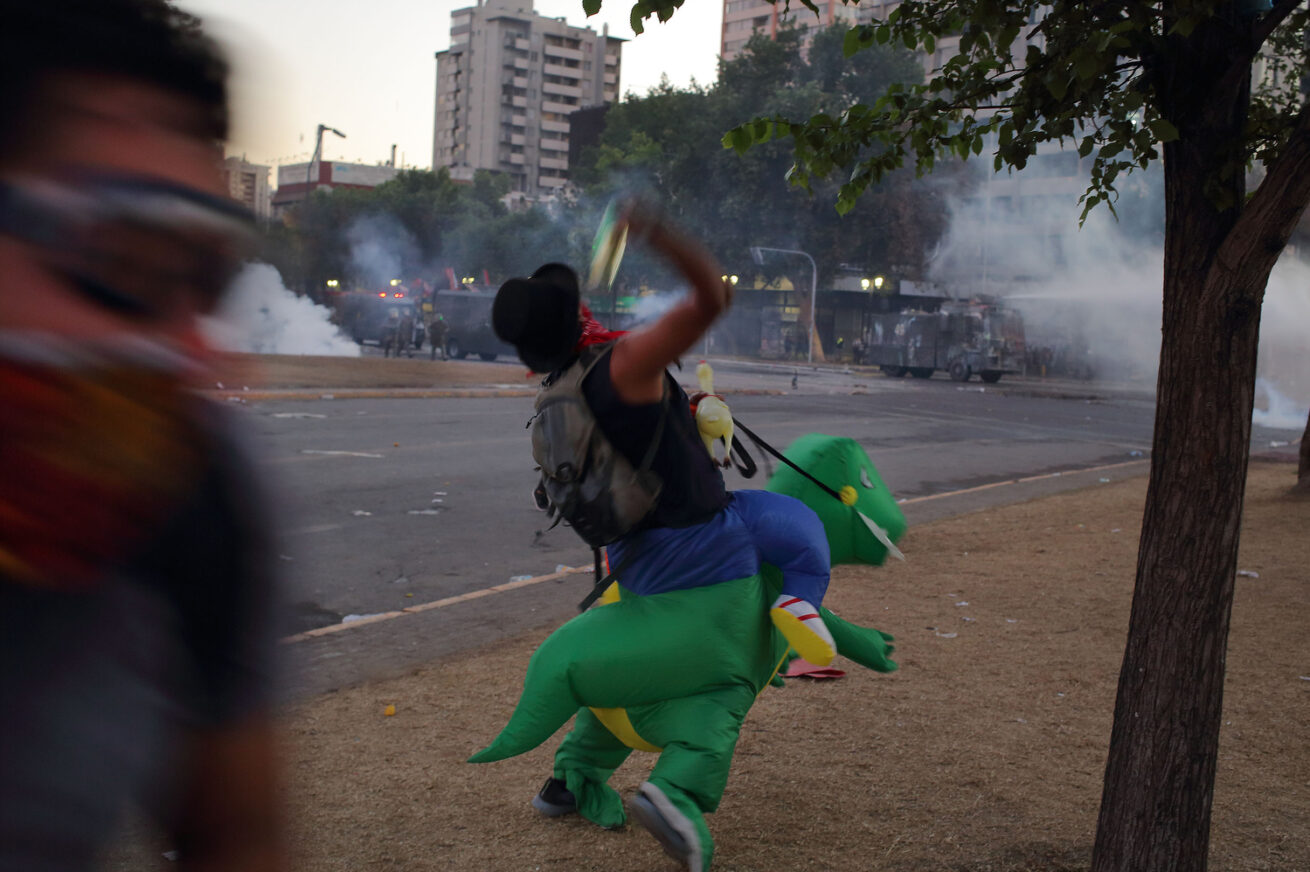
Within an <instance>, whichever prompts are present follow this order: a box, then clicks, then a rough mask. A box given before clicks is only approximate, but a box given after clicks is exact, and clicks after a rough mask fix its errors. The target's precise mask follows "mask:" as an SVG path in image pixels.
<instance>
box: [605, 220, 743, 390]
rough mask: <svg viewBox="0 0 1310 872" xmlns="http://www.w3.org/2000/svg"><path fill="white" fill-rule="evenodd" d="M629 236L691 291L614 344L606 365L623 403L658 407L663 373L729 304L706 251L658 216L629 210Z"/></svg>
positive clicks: (729, 287)
mask: <svg viewBox="0 0 1310 872" xmlns="http://www.w3.org/2000/svg"><path fill="white" fill-rule="evenodd" d="M626 218H627V223H628V228H629V231H630V232H631V233H632V234H633V235H634V236H636V237H637V238H641V237H643V236H644V237H645V238H646V244H647V245H649V246H650V247H651V248H653V249H654V250H655V251H657V252H659V253H660V254H661V255H663V256H664V257H665V259H667V260H668V261H669V262H670V263H672V264H673V265H674V267H676V268H677V269H678V271H679V272H681V273H682V275H683V277H684V278H685V279H686V280H687V283H688V284H689V285H690V286H691V292H690V293H689V294H688V295H687V296H686V297H685V298H684V299H682V300H681V301H679V302H678V303H677V304H676V305H675V306H674V307H673V308H672V309H670V310H669V311H667V312H665V313H664V314H663V315H662V316H661V317H660V318H659V320H657V321H656V322H655V323H654V324H651V325H649V326H647V327H644V328H642V329H641V330H637V331H635V332H633V333H629V334H628V335H626V336H624V337H623V338H622V339H620V340H619V341H618V343H617V344H616V345H615V346H614V351H613V352H612V359H611V361H610V379H611V381H612V383H613V385H614V390H615V392H616V393H617V394H618V395H619V398H620V399H622V400H623V401H624V402H625V403H630V404H632V405H641V404H644V403H654V402H658V401H659V400H660V398H661V397H662V396H663V395H664V370H665V368H666V367H668V365H669V364H671V363H673V362H674V361H675V360H677V359H678V358H679V357H681V356H682V355H683V354H685V353H686V352H687V351H689V350H690V349H691V347H692V346H693V345H695V344H696V342H697V341H698V340H699V339H700V338H701V337H702V336H704V335H705V331H707V330H708V329H709V328H710V325H711V324H713V323H714V319H715V318H717V317H719V315H721V314H722V313H723V312H724V311H725V310H727V308H728V306H729V304H730V303H731V302H732V285H730V284H729V283H727V282H725V281H724V280H723V277H722V270H721V268H720V267H719V264H718V261H716V260H715V259H714V256H713V255H712V254H710V252H709V250H708V249H706V248H705V246H703V245H701V244H700V243H699V242H697V241H696V240H694V239H692V238H691V237H689V236H687V235H686V234H684V233H682V232H681V231H679V230H677V229H675V228H673V227H671V226H669V225H668V224H667V223H666V222H663V221H661V220H659V218H658V217H654V216H651V215H650V214H648V213H646V212H644V211H642V210H641V209H633V210H631V211H630V212H629V213H628V215H627V216H626Z"/></svg>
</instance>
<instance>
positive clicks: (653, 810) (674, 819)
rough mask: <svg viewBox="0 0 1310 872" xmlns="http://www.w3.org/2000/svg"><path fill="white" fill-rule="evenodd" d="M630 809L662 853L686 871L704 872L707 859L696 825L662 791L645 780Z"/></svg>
mask: <svg viewBox="0 0 1310 872" xmlns="http://www.w3.org/2000/svg"><path fill="white" fill-rule="evenodd" d="M630 808H631V809H632V816H633V817H634V818H635V819H636V821H637V823H638V824H640V825H641V826H642V827H643V828H644V829H645V830H647V831H648V832H649V833H650V834H651V835H652V836H654V837H655V838H656V839H657V840H658V841H659V843H660V845H661V847H663V848H664V853H665V854H668V855H669V856H670V857H672V858H673V859H675V860H677V861H678V862H679V863H682V864H683V865H684V866H685V867H686V868H687V869H688V872H704V870H705V869H706V868H707V867H708V864H707V862H706V860H707V859H708V858H707V857H706V856H705V852H704V851H703V849H702V845H701V838H700V833H699V832H698V830H697V827H696V824H695V823H693V822H692V821H691V820H690V819H689V818H688V817H687V816H686V815H685V814H683V813H682V812H680V811H678V808H677V806H675V805H674V804H673V803H672V802H671V801H670V800H669V798H668V797H667V796H666V795H665V794H664V791H662V790H660V789H659V788H658V787H656V786H655V785H654V784H651V783H650V782H649V781H647V782H645V783H644V784H642V785H641V787H639V788H638V789H637V795H636V796H634V797H633V798H632V802H631V804H630Z"/></svg>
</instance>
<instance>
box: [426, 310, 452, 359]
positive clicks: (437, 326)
mask: <svg viewBox="0 0 1310 872" xmlns="http://www.w3.org/2000/svg"><path fill="white" fill-rule="evenodd" d="M449 333H450V325H449V324H448V323H447V322H446V316H445V315H442V314H441V313H440V312H437V313H435V315H433V317H432V320H431V321H430V322H429V323H428V343H429V344H430V345H431V346H432V347H431V349H430V350H429V354H430V356H431V359H432V360H436V359H437V357H438V356H440V357H441V359H442V360H445V359H446V336H447V335H449Z"/></svg>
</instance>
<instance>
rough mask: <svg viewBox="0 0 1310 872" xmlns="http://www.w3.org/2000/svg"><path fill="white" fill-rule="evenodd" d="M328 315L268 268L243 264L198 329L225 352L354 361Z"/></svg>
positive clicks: (353, 351) (355, 351)
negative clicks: (327, 357)
mask: <svg viewBox="0 0 1310 872" xmlns="http://www.w3.org/2000/svg"><path fill="white" fill-rule="evenodd" d="M331 314H332V313H331V312H330V311H329V310H328V309H327V308H325V307H323V306H319V305H317V304H315V303H314V301H312V300H310V299H309V298H308V297H297V296H296V295H295V294H294V293H292V292H291V291H289V290H287V288H286V286H285V285H283V284H282V276H281V275H280V274H279V273H278V271H277V270H276V269H274V268H273V267H271V266H269V265H268V264H266V263H248V264H246V265H245V266H244V267H243V268H242V269H241V272H240V273H238V274H237V277H236V279H235V280H234V281H233V283H232V287H231V288H230V289H229V290H228V293H227V296H226V297H225V298H224V300H223V303H222V305H221V306H220V307H219V310H218V312H216V313H215V315H214V317H212V318H208V319H206V320H205V322H204V324H203V329H204V333H205V336H206V337H207V338H208V339H209V341H210V342H212V343H213V344H214V345H215V346H217V347H218V348H221V349H223V350H225V351H238V352H247V353H251V354H323V355H333V356H339V357H358V356H359V346H358V345H356V344H355V343H354V342H352V341H351V340H350V339H348V338H346V337H345V336H343V335H342V334H341V332H340V331H339V330H338V329H337V327H336V325H335V324H333V323H331V322H330V321H329V320H328V319H329V317H330V316H331Z"/></svg>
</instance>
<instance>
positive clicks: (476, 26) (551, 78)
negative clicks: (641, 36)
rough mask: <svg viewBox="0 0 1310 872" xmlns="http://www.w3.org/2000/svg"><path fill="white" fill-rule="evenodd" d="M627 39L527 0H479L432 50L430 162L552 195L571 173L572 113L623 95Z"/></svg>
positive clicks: (459, 175) (457, 174)
mask: <svg viewBox="0 0 1310 872" xmlns="http://www.w3.org/2000/svg"><path fill="white" fill-rule="evenodd" d="M622 46H623V40H621V39H618V38H617V37H612V36H609V35H608V27H606V29H605V31H604V32H602V33H599V34H598V33H596V32H595V31H593V30H591V29H590V28H586V27H574V26H572V25H570V24H568V23H566V22H565V21H564V19H563V18H558V19H556V18H547V17H545V16H542V15H538V14H536V13H535V12H534V11H533V9H532V2H531V0H485V2H483V3H481V4H480V5H478V6H470V7H466V8H464V9H457V10H455V11H454V12H453V13H451V17H450V48H448V49H446V50H445V51H440V52H437V55H436V57H437V89H436V91H437V99H436V113H435V119H434V125H433V137H432V142H433V145H432V166H433V169H436V168H437V167H449V168H450V173H451V177H452V178H455V179H471V178H472V177H473V173H474V172H476V171H477V170H493V171H497V172H503V173H506V174H508V175H509V177H510V178H511V180H512V190H514V191H517V192H520V193H522V194H525V195H527V196H529V197H538V196H543V195H544V196H549V195H552V194H555V193H557V192H558V191H559V189H560V188H562V187H563V186H564V185H565V184H566V183H567V182H568V178H569V173H568V170H569V115H570V114H571V113H573V112H576V111H577V110H579V109H583V108H587V107H591V106H600V105H603V104H606V103H612V102H614V101H615V100H617V99H618V96H619V74H620V65H621V63H622Z"/></svg>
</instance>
